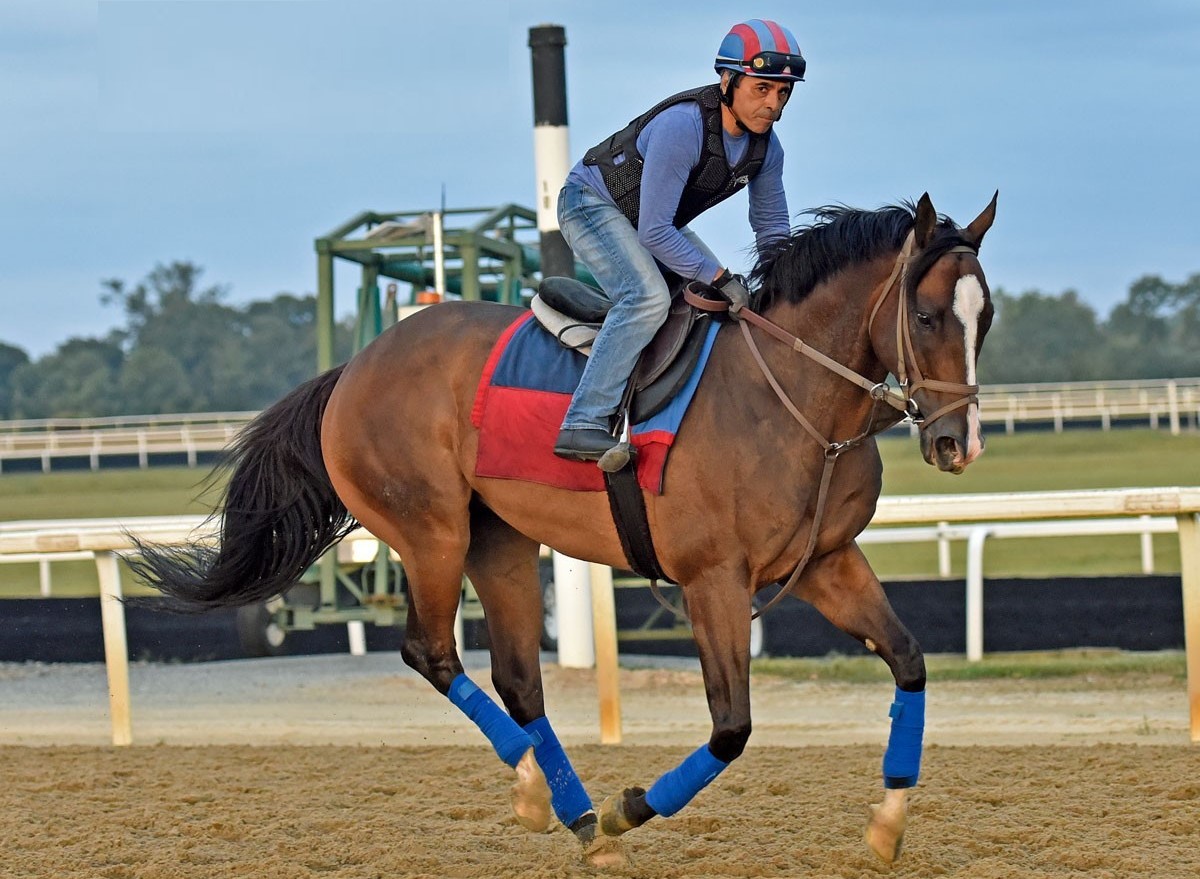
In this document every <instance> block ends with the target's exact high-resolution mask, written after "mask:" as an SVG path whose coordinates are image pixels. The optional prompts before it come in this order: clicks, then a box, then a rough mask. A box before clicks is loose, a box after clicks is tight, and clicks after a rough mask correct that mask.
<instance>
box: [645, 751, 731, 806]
mask: <svg viewBox="0 0 1200 879" xmlns="http://www.w3.org/2000/svg"><path fill="white" fill-rule="evenodd" d="M728 765H729V764H728V763H726V762H724V761H723V760H718V759H717V758H716V757H714V756H713V755H712V751H710V750H708V745H701V746H700V747H699V748H697V749H696V750H695V751H693V752H692V753H691V754H689V755H688V757H687V759H686V760H684V761H683V762H682V763H680V764H679V765H678V766H676V767H675V768H674V769H672V770H671V771H670V772H668V773H666V774H665V775H663V776H662V778H660V779H659V780H658V781H656V782H654V787H652V788H650V790H649V792H647V794H646V805H647V806H649V807H650V808H651V809H653V810H654V811H655V812H657V813H658V814H660V815H662V816H663V817H670V816H671V815H674V814H675V813H676V812H678V811H679V810H680V809H682V808H683V807H684V806H686V805H687V804H688V803H690V802H691V800H692V797H694V796H695V795H696V794H698V793H700V791H702V790H704V788H705V787H707V786H708V783H709V782H710V781H712V780H713V779H714V778H716V777H717V776H718V775H720V774H721V771H722V770H723V769H724V768H725V767H726V766H728Z"/></svg>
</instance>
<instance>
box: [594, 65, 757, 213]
mask: <svg viewBox="0 0 1200 879" xmlns="http://www.w3.org/2000/svg"><path fill="white" fill-rule="evenodd" d="M684 101H695V102H696V103H697V104H699V105H700V115H701V118H702V120H703V125H704V143H703V145H702V147H701V152H700V161H699V162H697V163H696V165H695V167H693V168H692V171H691V173H690V174H689V175H688V179H687V183H686V184H685V185H684V187H683V194H682V195H681V196H680V198H679V208H678V209H677V210H676V211H675V219H674V224H675V228H677V229H679V228H682V227H683V226H685V225H687V224H688V223H690V222H691V221H692V220H694V219H695V218H696V217H698V216H700V214H702V213H704V212H705V211H706V210H708V209H709V208H711V207H712V206H713V205H715V204H717V203H718V202H722V201H724V200H725V199H727V198H729V196H731V195H733V194H734V193H735V192H738V191H739V190H740V189H742V188H743V187H744V186H745V185H746V184H747V183H749V182H750V181H751V180H752V179H754V175H756V174H757V173H758V172H759V169H761V168H762V165H763V160H764V159H765V158H766V155H767V145H768V143H770V139H771V137H770V134H769V133H768V134H754V133H753V132H747V133H746V137H749V138H750V143H749V144H748V145H747V146H746V154H745V155H744V156H743V157H742V160H741V162H739V163H738V164H737V166H736V167H734V168H730V167H729V160H728V159H727V158H726V156H725V143H724V140H723V138H722V125H721V89H720V86H718V85H717V84H716V83H714V84H712V85H706V86H701V87H700V88H694V89H689V90H688V91H685V92H680V93H679V94H677V95H672V96H671V97H669V98H666V99H665V100H663V101H660V102H659V103H657V104H655V105H654V106H653V107H651V108H650V109H649V110H647V111H646V112H645V113H643V114H642V115H641V116H638V117H637V118H636V119H634V120H633V121H632V122H630V123H629V124H628V125H626V126H625V127H624V128H622V129H621V130H620V131H618V132H617V133H616V134H614V135H612V136H611V137H609V138H607V139H605V140H603V141H601V142H600V143H598V144H596V145H595V146H594V147H592V148H591V149H590V150H588V151H587V153H586V154H584V157H583V163H584V164H585V165H596V166H597V167H598V168H599V169H600V175H601V176H602V177H603V178H604V185H605V186H606V187H608V194H609V195H611V196H612V199H613V201H614V202H616V205H617V207H618V208H619V209H620V211H621V213H623V214H624V215H625V216H626V217H628V218H629V222H631V223H632V224H633V225H634V228H637V224H638V217H639V214H640V211H641V186H642V168H643V165H644V163H645V160H644V159H643V158H642V156H641V154H640V153H639V152H638V150H637V139H638V135H639V134H641V133H642V129H643V128H645V127H646V124H647V123H648V122H649V121H650V120H651V119H653V118H654V117H655V116H657V115H658V114H659V113H661V112H662V111H663V110H665V109H667V107H673V106H674V105H675V104H681V103H683V102H684ZM622 155H623V156H624V157H625V158H624V161H621V162H618V161H616V159H617V157H618V156H622Z"/></svg>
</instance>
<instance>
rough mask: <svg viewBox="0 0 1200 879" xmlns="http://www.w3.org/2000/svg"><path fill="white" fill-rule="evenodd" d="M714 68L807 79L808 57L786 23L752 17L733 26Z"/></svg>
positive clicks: (796, 79) (764, 77) (749, 74)
mask: <svg viewBox="0 0 1200 879" xmlns="http://www.w3.org/2000/svg"><path fill="white" fill-rule="evenodd" d="M713 67H714V68H715V69H716V71H717V72H718V73H720V72H721V71H722V70H729V71H732V72H734V73H744V74H745V75H747V76H757V77H759V78H761V79H779V80H785V81H787V82H803V81H804V68H805V62H804V56H803V55H801V54H800V44H799V43H797V42H796V38H795V37H794V36H792V32H791V31H790V30H788V29H787V28H785V27H784V26H783V25H781V24H778V23H777V22H774V21H766V20H764V19H761V18H752V19H750V20H749V21H744V22H742V23H741V24H735V25H734V26H733V27H732V28H730V30H729V33H727V34H726V35H725V39H723V40H721V48H719V49H718V50H717V60H716V61H714V62H713Z"/></svg>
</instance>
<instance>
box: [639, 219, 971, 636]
mask: <svg viewBox="0 0 1200 879" xmlns="http://www.w3.org/2000/svg"><path fill="white" fill-rule="evenodd" d="M915 241H916V237H915V233H914V232H909V233H908V237H907V238H905V240H904V245H903V246H902V247H901V248H900V253H899V254H898V255H897V256H896V262H895V264H894V265H893V266H892V271H891V274H889V275H888V277H887V280H885V281H884V282H883V284H881V285H880V287H879V289H878V291H877V292H876V293H874V294H873V295H872V298H871V316H870V318H869V319H868V320H867V336H868V339H869V338H870V334H871V327H872V325H873V324H874V322H875V316H876V315H877V314H878V313H879V310H880V308H881V307H882V306H883V303H884V302H885V301H887V299H888V297H889V295H890V294H891V292H892V290H898V291H899V292H898V296H899V302H898V304H897V306H896V359H897V367H896V370H895V375H896V378H897V379H898V380H899V383H900V390H899V391H897V390H895V389H893V388H892V387H891V386H889V385H888V384H887V382H886V381H883V382H873V381H871V380H870V379H869V378H867V377H866V376H863V375H861V374H860V373H857V372H855V371H854V370H852V369H850V368H849V367H847V366H845V365H843V364H841V363H839V362H838V361H836V360H834V359H833V358H831V357H828V356H827V355H825V354H822V353H821V352H820V351H817V350H816V349H815V348H813V347H811V346H810V345H808V344H806V343H805V342H804V341H803V340H802V339H800V338H798V337H796V336H794V335H792V334H791V333H789V332H788V331H787V330H785V329H783V328H782V327H780V326H779V325H778V324H776V323H774V322H772V321H770V320H767V319H766V318H765V317H763V316H762V315H760V314H758V313H757V312H754V311H752V310H751V309H749V308H740V309H738V310H737V311H736V312H730V316H731V317H733V318H735V319H737V320H738V322H739V325H740V326H741V331H742V337H743V338H744V339H745V340H746V344H747V345H748V346H749V348H750V353H751V354H752V355H753V357H754V361H755V362H756V363H757V364H758V368H759V369H760V370H761V371H762V374H763V376H764V377H765V378H766V380H767V383H768V384H769V385H770V386H771V389H772V390H773V391H774V392H775V395H776V396H777V397H778V398H779V401H780V402H781V403H782V404H783V406H784V408H785V409H787V411H788V412H789V413H790V414H791V416H792V417H793V418H794V419H795V420H796V421H797V423H799V425H800V426H801V427H802V428H804V430H805V431H806V432H807V433H808V434H809V436H811V437H812V438H813V439H815V440H816V441H817V442H818V443H819V444H820V445H821V448H822V449H824V451H825V464H824V466H823V467H822V470H821V481H820V487H819V488H818V489H817V503H816V510H815V511H814V513H813V523H812V528H811V530H810V532H809V535H808V545H807V547H806V548H805V550H804V555H803V557H801V559H800V561H799V563H797V565H796V569H795V570H794V571H793V572H792V574H791V576H790V577H789V578H788V580H787V582H786V583H785V584H784V586H783V588H782V589H780V590H779V592H778V593H776V594H775V596H774V597H773V598H772V599H771V600H770V601H769V602H767V604H766V605H765V606H763V607H762V608H761V609H759V610H758V611H756V612H755V613H754V615H753V616H752V617H751V619H754V618H757V617H759V616H761V615H762V614H764V613H766V612H767V611H768V610H770V609H771V608H772V607H773V606H774V605H775V604H777V603H778V602H779V601H780V600H782V599H783V597H784V596H785V595H787V594H788V593H790V592H791V590H792V588H793V587H794V586H795V585H796V583H797V582H798V581H799V579H800V575H801V574H802V573H803V572H804V568H805V567H806V566H807V564H808V562H809V560H810V559H811V558H812V554H813V550H814V549H815V548H816V545H817V536H818V533H819V531H820V527H821V519H822V518H823V516H824V513H825V501H826V499H827V496H828V492H829V484H830V482H831V481H832V479H833V468H834V465H835V464H836V463H837V459H838V457H840V456H841V454H842V453H843V452H846V451H848V450H850V449H853V448H855V447H856V446H858V445H859V444H860V443H862V441H863V440H865V439H867V438H868V437H870V436H872V435H874V434H875V433H878V432H879V430H881V429H882V428H875V429H872V425H873V424H875V423H876V422H875V415H876V410H877V409H878V406H879V404H880V403H885V404H887V405H889V406H891V407H892V408H894V409H896V410H897V411H899V412H900V413H901V414H902V416H903V417H904V418H907V419H909V420H910V421H912V422H913V423H915V424H921V425H925V426H928V425H929V424H931V423H932V422H934V421H936V420H937V419H939V418H941V417H942V416H943V415H946V414H947V413H949V412H952V411H954V410H955V409H959V408H961V407H963V406H967V405H970V404H971V403H976V404H977V403H978V402H979V385H968V384H963V383H961V382H945V381H939V380H937V379H927V378H925V377H924V376H922V375H921V370H920V367H919V366H918V365H917V358H916V351H915V350H914V349H913V344H912V337H911V333H910V331H909V327H908V296H907V295H906V285H907V282H908V267H909V265H910V264H911V263H912V261H913V249H914V247H915ZM951 253H970V254H972V255H976V253H977V251H976V250H975V248H973V247H969V246H967V245H958V246H955V247H952V248H950V249H949V250H947V251H946V254H943V255H948V254H951ZM939 258H940V257H939ZM694 288H695V289H694ZM700 289H703V285H697V284H689V285H688V286H687V287H686V288H684V291H683V296H684V299H685V300H686V301H687V302H688V303H689V304H691V305H692V306H694V307H695V308H698V309H701V310H702V311H707V312H722V311H729V303H728V302H726V301H725V300H714V299H710V298H708V297H706V296H703V295H701V293H700V292H699V290H700ZM751 325H753V326H755V327H758V328H759V329H761V330H763V331H764V332H765V333H767V334H768V335H770V336H772V337H774V338H775V339H777V340H779V341H781V342H783V343H784V344H785V345H788V346H789V347H790V348H791V349H792V350H793V351H796V352H798V353H800V354H803V355H804V356H805V357H808V358H809V359H810V360H813V361H815V362H817V363H819V364H820V365H821V366H823V367H825V368H826V369H828V370H830V371H831V372H834V373H836V374H837V375H840V376H841V377H842V378H844V379H846V380H848V381H851V382H853V383H854V384H856V385H858V386H859V387H861V388H863V389H865V390H866V391H867V393H869V394H870V396H871V401H872V403H871V413H870V417H869V418H868V419H867V423H866V426H865V427H864V429H863V431H862V432H861V433H859V434H858V435H857V436H855V437H852V438H850V439H847V440H841V441H838V442H835V441H832V440H829V439H827V438H826V437H825V436H823V435H822V434H821V432H820V431H818V430H817V428H816V427H814V426H813V424H812V422H811V421H809V419H808V418H807V417H805V415H804V413H802V412H801V411H800V410H799V409H798V408H797V407H796V404H795V403H793V402H792V401H791V399H790V398H789V397H788V395H787V393H786V392H785V391H784V390H783V387H782V386H781V385H780V384H779V381H778V380H777V379H776V378H775V375H774V374H773V373H772V372H771V369H770V367H768V366H767V362H766V360H765V359H764V358H763V356H762V353H761V352H760V351H759V349H758V344H757V343H756V342H755V341H754V337H753V336H752V335H751V334H750V327H751ZM922 388H927V389H929V390H931V391H935V392H938V393H949V394H960V395H961V396H960V397H959V399H957V400H955V401H954V402H952V403H949V404H947V405H945V406H942V407H941V408H940V409H938V410H937V411H935V412H934V413H933V414H932V415H924V414H923V413H922V412H921V410H920V407H919V406H918V404H917V402H916V400H914V399H913V394H914V393H915V392H917V391H919V390H921V389H922ZM651 587H652V591H653V592H654V594H655V597H656V598H658V600H659V602H660V603H662V604H664V605H665V606H667V607H668V608H670V609H671V610H674V608H671V607H670V605H667V604H666V601H665V599H663V598H662V597H661V595H660V594H659V593H658V590H657V588H654V587H655V584H654V583H653V582H652V583H651Z"/></svg>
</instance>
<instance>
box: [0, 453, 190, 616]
mask: <svg viewBox="0 0 1200 879" xmlns="http://www.w3.org/2000/svg"><path fill="white" fill-rule="evenodd" d="M207 475H208V471H207V470H206V469H202V468H197V469H189V468H187V467H154V468H150V469H147V470H132V469H131V470H99V471H96V472H92V471H84V472H77V471H63V472H59V473H47V474H42V473H36V474H33V473H13V474H4V475H0V521H5V522H11V521H16V520H25V519H97V518H98V519H112V518H121V517H126V516H178V515H186V514H200V515H206V514H207V513H208V512H209V511H210V507H209V505H207V504H205V503H204V501H203V499H202V498H199V497H198V494H199V492H200V491H201V488H202V483H203V481H204V479H205V478H206V477H207ZM209 497H210V498H211V494H210V495H209ZM38 577H39V574H38V566H37V565H36V564H6V565H0V598H4V597H34V596H37V595H39V594H40V592H39V590H40V585H39V579H38ZM51 577H52V583H53V594H54V595H56V596H59V597H63V598H73V597H78V596H89V595H95V594H96V591H97V589H98V584H97V581H96V566H95V565H94V564H93V563H92V562H54V563H53V564H52V565H51ZM122 580H123V582H124V583H125V584H126V588H127V589H128V590H129V591H131V592H136V590H134V589H129V587H130V585H131V584H132V577H131V576H129V575H124V576H123V577H122Z"/></svg>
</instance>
